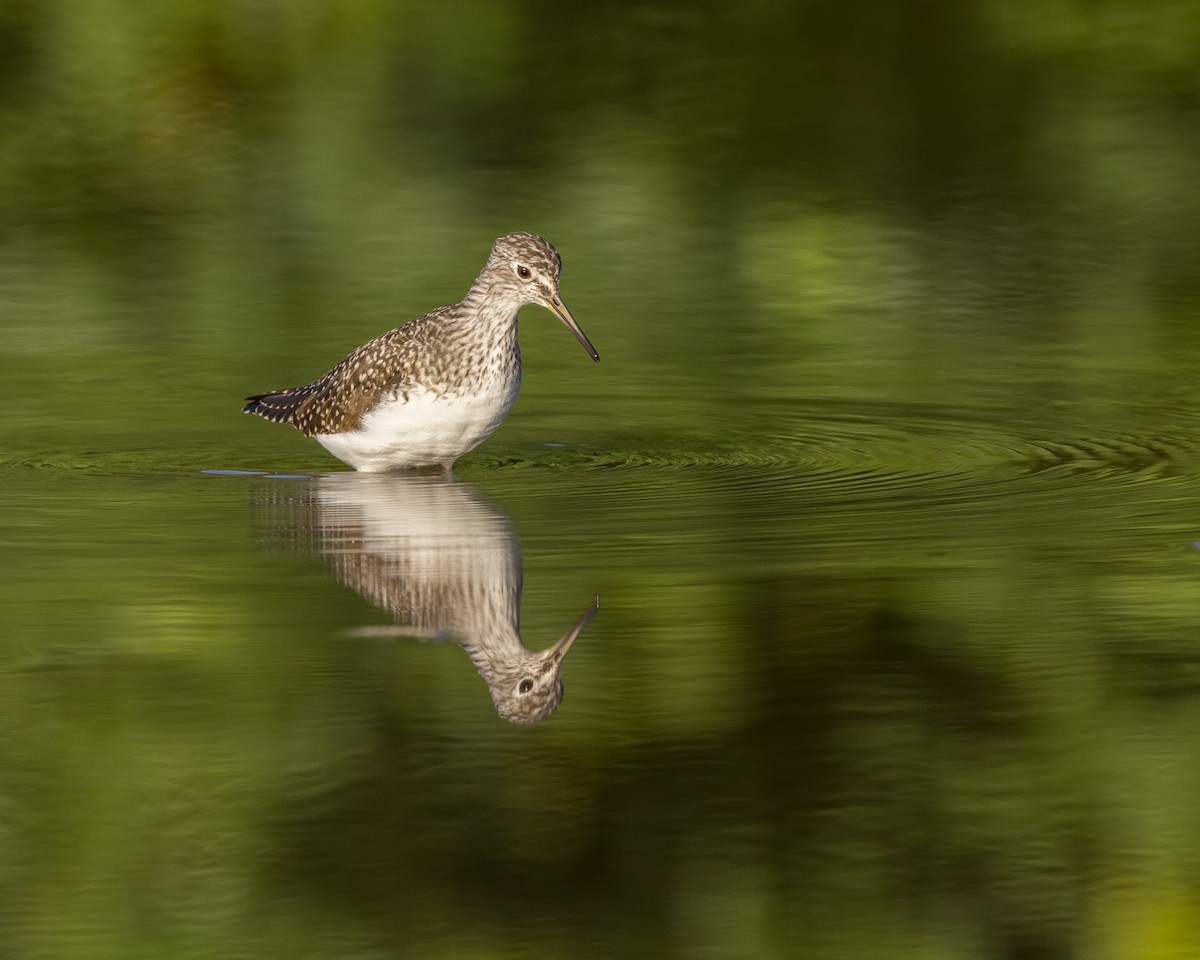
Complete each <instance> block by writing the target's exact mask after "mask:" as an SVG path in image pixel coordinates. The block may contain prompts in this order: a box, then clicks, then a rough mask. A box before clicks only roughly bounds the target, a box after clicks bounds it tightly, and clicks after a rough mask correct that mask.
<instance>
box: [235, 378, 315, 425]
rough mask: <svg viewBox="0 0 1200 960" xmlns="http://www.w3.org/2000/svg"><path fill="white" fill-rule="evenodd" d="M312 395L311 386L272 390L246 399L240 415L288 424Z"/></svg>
mask: <svg viewBox="0 0 1200 960" xmlns="http://www.w3.org/2000/svg"><path fill="white" fill-rule="evenodd" d="M311 394H312V386H311V385H310V386H304V387H293V388H292V389H291V390H273V391H271V392H270V393H260V394H257V395H256V396H253V397H247V398H246V401H247V402H246V405H245V406H244V407H242V413H253V414H254V415H255V416H257V417H262V418H263V419H264V420H272V421H274V422H275V423H290V424H292V425H295V420H294V419H293V418H294V417H295V415H296V411H297V410H298V409H299V408H300V405H301V404H302V403H304V401H305V400H307V399H308V398H309V396H310V395H311Z"/></svg>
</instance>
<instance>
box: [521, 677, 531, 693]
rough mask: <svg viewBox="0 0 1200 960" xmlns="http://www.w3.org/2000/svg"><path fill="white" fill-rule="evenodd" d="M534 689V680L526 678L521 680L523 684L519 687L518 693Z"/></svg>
mask: <svg viewBox="0 0 1200 960" xmlns="http://www.w3.org/2000/svg"><path fill="white" fill-rule="evenodd" d="M532 689H533V681H532V680H529V679H526V680H522V681H521V685H520V686H519V687H517V693H528V692H529V691H530V690H532Z"/></svg>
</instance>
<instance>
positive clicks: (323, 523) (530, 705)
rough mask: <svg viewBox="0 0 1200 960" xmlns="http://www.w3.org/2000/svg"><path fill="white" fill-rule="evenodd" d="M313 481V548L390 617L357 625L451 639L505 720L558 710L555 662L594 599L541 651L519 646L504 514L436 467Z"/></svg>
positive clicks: (515, 558)
mask: <svg viewBox="0 0 1200 960" xmlns="http://www.w3.org/2000/svg"><path fill="white" fill-rule="evenodd" d="M313 484H314V486H313V499H312V501H311V505H312V508H313V510H314V515H313V516H312V517H311V518H310V520H309V522H308V523H306V524H305V526H306V527H308V528H309V530H310V531H311V532H312V533H313V534H315V537H316V541H317V542H316V544H315V546H316V548H317V549H318V551H319V552H320V553H321V554H322V555H323V556H324V557H325V559H326V560H327V561H328V563H329V565H330V566H331V567H332V568H333V571H334V573H335V575H336V576H337V578H338V579H339V580H340V581H341V582H342V583H344V584H346V585H347V586H349V587H352V588H353V589H354V590H357V591H358V592H359V593H361V594H362V595H363V596H364V597H365V598H366V599H368V600H370V601H371V603H373V604H375V605H376V606H379V607H382V608H384V609H386V610H388V611H390V612H391V613H392V615H393V616H394V617H395V619H396V623H397V626H396V627H382V628H366V629H363V630H358V631H355V632H356V633H359V634H372V635H377V634H386V635H396V636H416V637H420V638H422V639H426V640H435V641H441V640H450V641H453V642H455V643H457V644H458V645H459V646H461V647H462V648H463V649H464V650H465V651H466V652H467V655H468V656H469V657H470V658H471V662H472V663H474V664H475V668H476V669H477V670H478V671H479V674H480V676H482V677H483V679H484V680H485V681H486V682H487V685H488V689H489V690H490V691H491V694H492V702H493V703H494V704H495V706H496V712H497V713H499V714H500V716H502V717H503V718H504V719H505V720H508V721H510V722H511V723H521V724H528V723H538V722H540V721H541V720H544V719H545V718H546V717H548V716H549V715H550V714H551V713H553V712H554V711H555V710H556V709H557V707H558V705H559V703H560V702H561V701H562V696H563V681H562V665H563V660H564V658H565V657H566V655H567V653H568V651H569V650H570V649H571V646H572V644H574V642H575V640H576V639H577V638H578V637H579V635H580V634H581V633H582V632H583V630H584V628H585V627H586V626H587V625H588V623H590V622H591V620H592V618H593V617H594V616H595V615H596V613H597V612H598V610H599V603H598V601H597V602H594V603H593V604H592V605H591V606H590V607H589V608H588V609H587V610H586V611H584V613H583V615H582V616H581V617H580V618H579V619H578V620H577V621H576V622H575V624H574V626H572V627H571V629H570V630H568V631H567V632H566V633H564V634H563V635H562V637H561V638H560V639H559V640H558V641H557V642H556V643H554V644H553V645H552V646H551V647H549V648H548V649H546V650H542V651H540V652H536V653H535V652H533V651H531V650H528V649H526V647H525V646H524V644H522V642H521V634H520V604H521V570H522V564H521V550H520V545H519V543H518V540H517V535H516V531H515V530H514V529H513V526H512V523H511V521H509V519H508V518H507V517H505V516H504V515H503V514H502V513H501V512H500V511H499V510H498V509H497V508H496V507H495V506H493V505H492V504H491V503H489V502H488V501H487V500H485V499H484V498H483V497H482V496H481V495H480V494H479V493H478V492H476V491H475V490H474V489H473V488H472V487H470V486H467V485H466V484H463V483H461V482H459V481H457V480H454V479H453V478H451V477H447V476H444V475H442V476H433V475H430V476H405V475H399V474H379V475H372V474H361V473H359V474H354V473H339V474H330V475H327V476H323V477H318V478H316V479H314V481H313Z"/></svg>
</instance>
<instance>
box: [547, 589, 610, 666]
mask: <svg viewBox="0 0 1200 960" xmlns="http://www.w3.org/2000/svg"><path fill="white" fill-rule="evenodd" d="M599 612H600V598H599V597H597V598H596V601H595V602H594V603H593V604H592V605H591V606H590V607H588V608H587V609H586V610H585V611H583V616H581V617H580V618H579V619H578V620H576V621H575V625H574V626H573V627H571V629H570V630H568V631H567V632H566V633H564V634H563V635H562V637H561V638H559V640H558V642H557V643H555V644H554V646H552V647H551V648H550V649H549V650H547V651H546V656H547V657H551V658H553V659H555V660H562V658H563V657H565V656H566V655H567V651H568V650H570V649H571V644H573V643H574V642H575V640H576V639H577V638H578V637H579V635H580V634H581V633H583V630H584V628H585V627H586V626H587V625H588V624H589V623H591V622H592V620H593V619H594V618H595V616H596V614H597V613H599Z"/></svg>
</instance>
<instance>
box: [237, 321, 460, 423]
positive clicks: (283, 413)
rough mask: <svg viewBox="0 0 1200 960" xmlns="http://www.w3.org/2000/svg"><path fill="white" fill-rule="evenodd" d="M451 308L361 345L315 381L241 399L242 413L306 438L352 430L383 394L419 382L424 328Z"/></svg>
mask: <svg viewBox="0 0 1200 960" xmlns="http://www.w3.org/2000/svg"><path fill="white" fill-rule="evenodd" d="M451 309H452V308H451V307H439V308H438V309H437V310H433V311H431V312H430V313H427V314H425V316H423V317H419V318H417V319H416V320H412V321H410V322H409V323H406V324H405V325H404V326H402V327H397V328H396V329H395V330H389V331H388V332H387V333H385V334H382V335H381V336H378V337H376V338H375V339H374V340H371V341H370V342H368V343H364V344H363V345H362V346H361V347H359V348H358V349H357V350H355V351H354V352H353V353H351V354H350V355H349V356H347V357H346V358H345V359H343V360H342V361H341V362H340V363H338V364H337V366H335V367H334V368H333V369H332V370H330V371H329V372H328V373H327V374H325V376H323V377H321V378H320V379H319V380H314V381H313V382H312V383H309V384H305V385H304V386H302V387H292V388H290V389H287V390H271V391H269V392H267V393H261V394H258V395H256V396H253V397H247V398H246V401H247V403H246V406H245V407H243V408H242V412H243V413H252V414H255V415H256V416H259V417H263V418H265V419H267V420H272V421H274V422H276V423H290V424H291V425H292V426H293V427H295V428H296V429H298V430H299V431H300V432H301V433H304V434H305V435H307V436H310V437H311V436H312V435H313V434H327V433H345V432H346V431H348V430H354V429H356V428H357V427H358V425H359V422H360V421H361V420H362V417H363V415H364V414H366V413H367V411H369V410H370V409H371V408H373V407H374V406H375V405H376V404H377V403H378V402H379V401H380V399H381V398H382V397H383V395H384V394H385V393H388V392H395V391H398V390H399V391H402V390H403V388H404V384H405V382H408V381H409V380H410V379H413V380H417V379H419V376H420V371H418V370H416V369H415V367H417V366H419V364H420V357H421V355H422V347H423V344H424V343H425V340H426V334H427V332H428V331H427V330H426V329H425V328H426V327H427V326H429V325H430V324H433V325H436V324H437V321H438V320H440V319H442V318H443V317H444V316H446V314H447V312H448V311H450V310H451Z"/></svg>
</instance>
